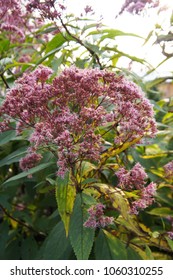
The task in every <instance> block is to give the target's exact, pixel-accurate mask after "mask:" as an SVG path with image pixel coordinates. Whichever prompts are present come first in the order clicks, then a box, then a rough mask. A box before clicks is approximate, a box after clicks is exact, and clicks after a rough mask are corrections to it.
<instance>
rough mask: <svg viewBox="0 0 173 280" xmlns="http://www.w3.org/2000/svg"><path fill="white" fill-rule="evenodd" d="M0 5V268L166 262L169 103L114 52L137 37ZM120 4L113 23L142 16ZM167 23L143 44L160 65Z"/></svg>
mask: <svg viewBox="0 0 173 280" xmlns="http://www.w3.org/2000/svg"><path fill="white" fill-rule="evenodd" d="M0 2H1V6H0V15H1V20H0V30H1V33H0V77H1V80H0V87H1V96H0V98H1V99H0V102H1V107H0V118H1V124H0V131H1V134H0V219H1V220H0V258H1V259H45V260H47V259H63V260H66V259H82V260H83V259H98V260H100V259H108V260H110V259H123V260H129V259H144V260H148V259H149V260H151V259H156V260H157V259H172V257H173V241H172V239H173V202H172V201H173V185H172V183H173V146H172V139H173V128H172V127H173V126H172V125H173V100H172V98H169V99H168V98H167V99H166V98H164V97H163V96H162V95H161V93H160V92H159V90H158V88H157V85H158V84H159V83H161V82H163V81H166V80H167V79H168V78H169V79H172V77H173V76H172V73H170V75H169V77H157V78H154V79H150V80H149V79H147V78H146V77H147V76H149V75H151V73H152V72H154V71H155V69H154V68H151V65H150V64H149V62H146V61H145V60H144V59H142V58H138V57H135V56H133V55H130V54H129V53H125V52H124V51H121V50H120V49H119V47H118V46H117V42H116V39H117V38H119V36H121V37H124V38H131V40H133V38H140V39H141V37H140V36H139V35H137V34H134V33H133V32H132V33H128V32H124V31H121V30H118V29H113V28H109V27H107V26H105V25H103V24H102V23H101V22H95V21H94V20H93V18H92V19H90V18H89V17H90V13H92V12H93V11H92V9H91V7H89V6H87V7H86V8H85V11H84V14H83V15H81V17H80V18H79V17H75V15H73V14H66V11H65V7H64V6H63V5H60V4H58V3H56V2H58V1H38V0H37V1H36V0H35V1H28V2H27V1H22V0H21V1H15V0H13V1H5V3H4V1H0ZM128 2H129V1H126V2H125V5H124V6H123V8H122V10H121V11H120V14H119V16H121V14H122V13H123V12H124V11H125V10H128V11H129V12H133V13H140V12H142V11H143V10H144V8H145V5H144V4H141V6H140V5H138V9H137V8H135V5H132V6H129V3H128ZM132 2H133V1H132ZM138 2H141V3H143V1H138ZM146 2H151V1H146ZM153 2H154V1H153ZM133 4H134V3H133ZM148 4H149V3H148ZM136 7H137V6H136ZM139 7H140V9H139ZM149 7H150V6H149ZM155 7H156V5H155ZM172 23H173V19H172V18H170V31H169V32H167V34H166V33H165V32H164V35H163V33H162V32H163V30H162V26H156V29H155V30H152V31H151V32H150V34H149V35H148V37H147V38H146V39H143V40H144V43H145V44H147V43H148V41H149V40H150V38H152V36H156V37H157V39H156V41H155V43H156V44H160V51H161V52H162V54H163V55H164V60H163V61H162V63H164V62H165V61H167V60H169V59H171V58H172V55H173V54H172V53H171V52H170V51H169V52H168V51H167V48H166V47H167V44H169V43H170V42H172V41H173V34H172V32H171V28H172ZM122 57H126V58H128V59H129V61H131V62H134V61H135V62H136V63H139V64H141V66H143V65H145V67H146V68H147V70H146V73H145V77H141V76H138V75H137V73H135V72H133V71H130V70H128V69H123V68H121V69H120V67H119V66H118V62H119V59H120V58H122ZM159 64H160V63H159ZM151 104H152V105H153V106H152V105H151ZM156 127H157V128H156Z"/></svg>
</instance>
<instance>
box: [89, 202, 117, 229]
mask: <svg viewBox="0 0 173 280" xmlns="http://www.w3.org/2000/svg"><path fill="white" fill-rule="evenodd" d="M104 208H105V205H103V204H102V203H98V204H96V205H93V206H91V207H90V208H89V209H88V213H89V218H88V220H87V221H86V222H85V223H84V226H85V227H89V228H104V227H106V226H108V225H111V224H113V221H114V218H113V217H109V216H105V215H104V210H103V209H104Z"/></svg>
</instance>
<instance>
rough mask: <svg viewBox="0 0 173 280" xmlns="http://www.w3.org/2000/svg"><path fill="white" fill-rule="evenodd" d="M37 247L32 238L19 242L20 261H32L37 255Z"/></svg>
mask: <svg viewBox="0 0 173 280" xmlns="http://www.w3.org/2000/svg"><path fill="white" fill-rule="evenodd" d="M37 247H38V246H37V242H36V240H35V239H34V238H33V237H32V236H29V237H28V238H25V239H23V240H22V242H21V257H22V260H34V259H35V256H36V254H37V249H38V248H37Z"/></svg>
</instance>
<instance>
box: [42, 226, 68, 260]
mask: <svg viewBox="0 0 173 280" xmlns="http://www.w3.org/2000/svg"><path fill="white" fill-rule="evenodd" d="M42 246H43V247H42V248H41V252H40V256H39V259H43V260H67V259H69V256H70V255H71V253H72V247H71V244H70V240H69V238H67V237H66V234H65V230H64V226H63V223H62V221H61V222H59V223H58V224H57V225H56V226H55V227H54V228H53V229H52V230H51V232H50V233H49V235H48V237H47V238H46V240H45V241H44V243H43V245H42Z"/></svg>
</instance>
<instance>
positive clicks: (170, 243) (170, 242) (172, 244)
mask: <svg viewBox="0 0 173 280" xmlns="http://www.w3.org/2000/svg"><path fill="white" fill-rule="evenodd" d="M165 239H166V241H167V242H168V245H169V247H170V248H171V250H172V251H173V240H171V239H170V238H168V237H165Z"/></svg>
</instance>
